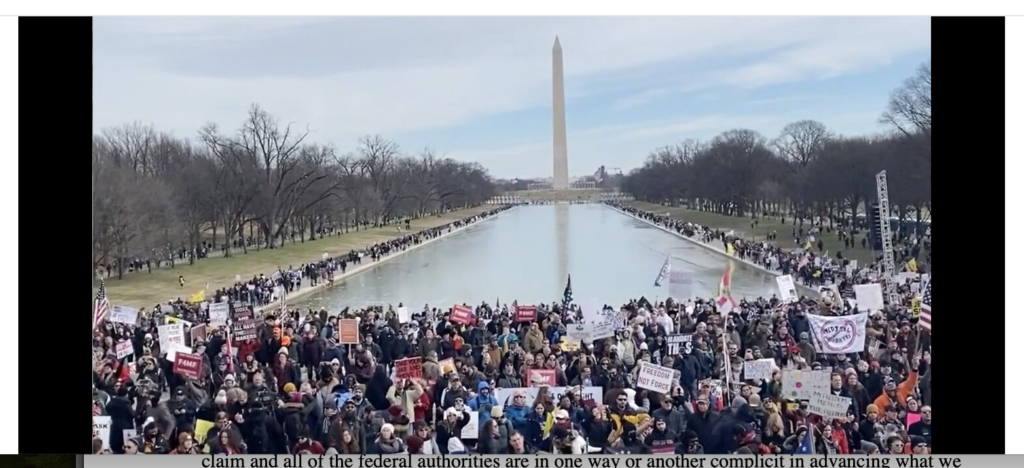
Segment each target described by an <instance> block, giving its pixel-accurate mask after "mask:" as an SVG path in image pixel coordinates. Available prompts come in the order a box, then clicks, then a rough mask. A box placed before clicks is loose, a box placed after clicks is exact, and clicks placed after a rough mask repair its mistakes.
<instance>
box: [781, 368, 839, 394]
mask: <svg viewBox="0 0 1024 468" xmlns="http://www.w3.org/2000/svg"><path fill="white" fill-rule="evenodd" d="M830 378H831V374H830V373H829V372H827V371H819V372H815V371H809V370H802V371H801V370H794V369H783V370H782V396H783V398H788V399H790V400H807V399H810V398H811V392H812V391H814V390H821V391H825V392H827V391H828V388H829V385H830V384H829V379H830Z"/></svg>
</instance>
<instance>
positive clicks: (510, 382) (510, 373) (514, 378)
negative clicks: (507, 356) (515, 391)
mask: <svg viewBox="0 0 1024 468" xmlns="http://www.w3.org/2000/svg"><path fill="white" fill-rule="evenodd" d="M522 386H523V380H522V379H520V378H519V375H517V374H516V370H515V367H514V366H513V365H512V362H511V361H509V362H506V363H505V366H504V367H502V370H501V376H500V377H498V387H501V388H520V387H522Z"/></svg>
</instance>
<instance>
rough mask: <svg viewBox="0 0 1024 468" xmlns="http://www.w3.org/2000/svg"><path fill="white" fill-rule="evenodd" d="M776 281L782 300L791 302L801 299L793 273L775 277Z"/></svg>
mask: <svg viewBox="0 0 1024 468" xmlns="http://www.w3.org/2000/svg"><path fill="white" fill-rule="evenodd" d="M775 283H777V284H778V285H779V298H780V299H782V302H785V303H787V304H789V303H791V302H796V301H797V300H799V299H800V296H799V295H797V293H796V285H794V284H793V277H792V276H791V275H783V276H778V277H776V278H775Z"/></svg>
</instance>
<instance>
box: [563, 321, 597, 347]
mask: <svg viewBox="0 0 1024 468" xmlns="http://www.w3.org/2000/svg"><path fill="white" fill-rule="evenodd" d="M591 331H592V327H591V325H590V324H589V323H572V324H569V325H566V326H565V332H566V335H565V336H566V337H568V338H569V339H570V340H572V341H575V342H577V343H590V342H591V341H594V340H593V339H592V338H591V337H590V336H591Z"/></svg>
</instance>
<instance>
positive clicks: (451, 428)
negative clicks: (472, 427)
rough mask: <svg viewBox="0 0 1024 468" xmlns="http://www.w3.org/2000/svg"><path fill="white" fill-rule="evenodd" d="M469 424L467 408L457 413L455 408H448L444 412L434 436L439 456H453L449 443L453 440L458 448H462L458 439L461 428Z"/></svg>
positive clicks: (463, 450)
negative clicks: (439, 451) (439, 452)
mask: <svg viewBox="0 0 1024 468" xmlns="http://www.w3.org/2000/svg"><path fill="white" fill-rule="evenodd" d="M466 424H469V410H468V408H466V409H463V411H459V410H457V409H455V408H448V409H446V410H444V420H442V421H439V422H438V423H437V430H436V435H435V436H434V440H435V441H437V447H438V449H440V450H441V454H445V455H447V454H455V452H452V451H451V446H450V445H449V442H450V441H452V440H454V441H457V442H459V444H458V445H459V446H462V443H461V441H459V437H460V436H461V435H462V428H464V427H466ZM461 451H462V453H465V447H463V448H462V450H461Z"/></svg>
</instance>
